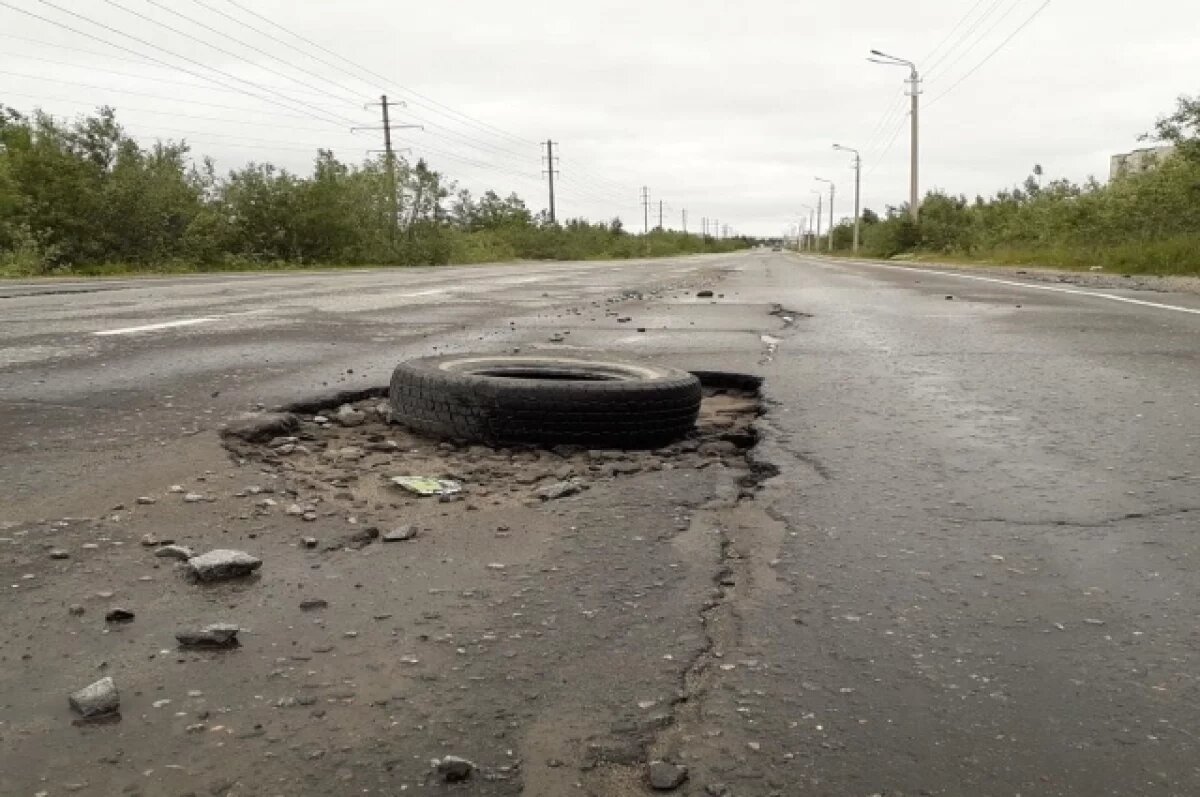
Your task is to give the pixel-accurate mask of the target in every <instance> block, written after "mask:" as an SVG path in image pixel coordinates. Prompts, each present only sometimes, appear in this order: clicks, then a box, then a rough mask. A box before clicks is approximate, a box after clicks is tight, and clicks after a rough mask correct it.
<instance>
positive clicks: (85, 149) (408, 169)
mask: <svg viewBox="0 0 1200 797" xmlns="http://www.w3.org/2000/svg"><path fill="white" fill-rule="evenodd" d="M396 171H397V183H398V186H397V189H398V195H399V197H400V201H399V206H398V208H397V213H396V218H397V223H396V225H395V226H394V227H393V225H392V223H391V218H392V216H391V206H390V202H389V195H390V194H389V190H388V181H387V169H386V161H384V160H383V158H382V157H380V158H377V159H373V160H368V161H366V162H364V163H361V164H348V163H345V162H342V161H340V160H338V159H337V158H336V157H335V156H334V154H333V153H332V152H330V151H327V150H321V151H319V152H318V153H317V154H316V158H315V160H314V163H313V168H312V172H311V174H308V175H299V174H293V173H291V172H289V171H287V170H284V169H280V168H277V167H275V166H273V165H271V164H269V163H252V164H250V165H247V166H245V167H243V168H240V169H237V170H234V171H232V172H230V173H228V174H224V175H221V174H218V173H217V171H216V169H215V167H214V165H213V163H212V161H211V160H207V159H204V160H201V161H199V162H198V163H193V159H192V157H191V151H190V149H189V147H188V145H187V144H186V143H184V142H171V141H166V142H159V143H157V144H155V145H154V146H150V147H144V146H141V145H139V144H138V143H137V142H136V141H135V140H133V139H132V138H131V137H129V136H128V135H127V134H126V133H125V131H124V130H123V129H122V128H121V126H120V124H118V122H117V120H116V116H115V114H114V112H113V111H112V110H111V109H108V108H103V109H100V110H99V111H98V112H97V113H96V114H95V115H93V116H89V117H83V118H79V119H77V120H75V121H73V122H70V123H62V122H60V121H57V120H55V119H54V118H52V117H50V116H48V115H46V114H43V113H41V112H36V113H34V114H33V115H32V116H26V115H22V114H20V113H18V112H16V111H14V110H12V109H8V108H4V107H3V106H0V276H37V275H53V274H99V273H129V272H137V271H146V272H184V271H216V270H242V269H263V268H297V267H330V266H361V265H397V266H403V265H440V264H446V263H478V262H490V261H502V260H515V259H539V260H541V259H547V260H555V259H557V260H582V259H610V258H614V259H615V258H631V257H656V256H665V255H677V254H689V253H700V252H724V251H732V250H735V249H739V248H742V247H744V246H746V245H747V242H746V241H745V240H742V239H728V240H716V239H713V238H711V237H701V236H697V235H684V234H682V233H674V232H667V231H659V230H656V231H654V232H651V233H650V234H648V235H631V234H629V233H628V232H626V231H625V229H624V228H623V226H622V224H621V221H620V220H619V219H613V220H612V221H610V222H607V223H594V222H589V221H587V220H584V219H571V220H568V221H566V222H564V223H559V224H552V223H550V221H549V219H548V218H547V217H546V215H545V214H544V213H542V214H534V213H533V212H531V211H530V210H529V209H528V208H527V207H526V205H525V203H524V201H522V200H521V198H520V197H518V196H517V195H516V194H509V195H507V196H505V197H502V196H500V195H499V194H497V193H495V192H492V191H488V192H487V193H485V194H484V195H483V196H480V197H473V196H472V195H471V194H470V193H469V192H467V191H466V190H459V189H458V188H457V187H456V186H455V185H454V183H453V182H452V181H450V180H448V179H447V178H446V177H445V176H444V175H441V174H439V173H438V172H436V171H434V170H432V169H430V168H429V167H428V166H427V165H426V164H425V163H424V162H423V161H418V162H417V163H409V162H407V161H405V160H404V159H403V158H398V159H397V167H396Z"/></svg>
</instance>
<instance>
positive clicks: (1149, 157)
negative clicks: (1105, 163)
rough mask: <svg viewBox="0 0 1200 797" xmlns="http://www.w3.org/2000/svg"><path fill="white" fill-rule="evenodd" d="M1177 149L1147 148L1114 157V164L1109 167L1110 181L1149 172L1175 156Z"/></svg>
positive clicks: (1166, 147) (1170, 147)
mask: <svg viewBox="0 0 1200 797" xmlns="http://www.w3.org/2000/svg"><path fill="white" fill-rule="evenodd" d="M1174 152H1175V148H1174V147H1172V146H1160V147H1145V148H1143V149H1135V150H1134V151H1133V152H1123V153H1121V154H1120V155H1113V156H1112V163H1111V164H1110V165H1109V170H1108V179H1110V180H1115V179H1117V178H1118V177H1124V176H1125V175H1129V174H1141V173H1142V172H1148V171H1150V170H1151V169H1153V168H1155V167H1156V166H1158V164H1160V163H1162V162H1163V160H1165V159H1166V158H1169V157H1171V155H1172V154H1174Z"/></svg>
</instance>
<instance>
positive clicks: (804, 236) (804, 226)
mask: <svg viewBox="0 0 1200 797" xmlns="http://www.w3.org/2000/svg"><path fill="white" fill-rule="evenodd" d="M800 207H802V208H804V209H805V210H807V211H808V213H807V214H803V213H802V214H800V229H801V230H802V233H801V238H800V241H798V242H797V243H796V251H797V252H799V251H800V250H801V243H803V248H805V249H807V248H808V232H809V230H811V229H812V213H813V206H812V205H803V204H802V205H801V206H800ZM806 222H807V223H806Z"/></svg>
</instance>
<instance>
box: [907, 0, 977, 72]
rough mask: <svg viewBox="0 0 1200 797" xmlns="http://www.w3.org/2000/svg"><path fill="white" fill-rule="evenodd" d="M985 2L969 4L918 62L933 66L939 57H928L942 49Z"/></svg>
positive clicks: (927, 66)
mask: <svg viewBox="0 0 1200 797" xmlns="http://www.w3.org/2000/svg"><path fill="white" fill-rule="evenodd" d="M986 2H987V0H976V2H975V5H973V6H971V8H970V9H969V10H968V11H967V13H965V14H963V15H962V16H961V17H959V18H958V22H956V23H954V27H953V28H951V29H950V32H949V33H947V34H946V37H945V38H944V39H942V40H941V41H940V42H938V45H937V47H934V48H933V49H932V50H930V51H929V52H928V53H926V54H925V57H924V58H922V59H921V61H920V63H922V64H925V65H926V68H927V69H928V68H931V67H933V66H935V65H936V64H937V63H938V61H940V60H941V58H939V59H937V60H935V61H931V60H930V59H931V58H933V56H934V54H936V53H937V51H938V50H940V49H942V47H944V46H945V45H946V44H947V43H948V42H949V41H950V39H951V37H953V36H954V34H955V33H957V32H958V29H959V28H961V27H962V26H963V23H965V22H966V21H967V20H968V19H970V18H971V15H972V14H974V13H975V12H976V11H977V10H978V9H979V7H980V6H982V5H983V4H984V3H986ZM943 57H944V56H943Z"/></svg>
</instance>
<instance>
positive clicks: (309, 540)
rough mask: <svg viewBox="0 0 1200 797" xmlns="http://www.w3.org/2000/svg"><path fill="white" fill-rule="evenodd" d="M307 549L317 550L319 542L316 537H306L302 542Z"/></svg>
mask: <svg viewBox="0 0 1200 797" xmlns="http://www.w3.org/2000/svg"><path fill="white" fill-rule="evenodd" d="M300 542H301V543H302V544H303V545H304V547H305V548H316V547H317V543H318V540H317V538H316V537H305V538H304V539H302V540H301V541H300Z"/></svg>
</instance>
